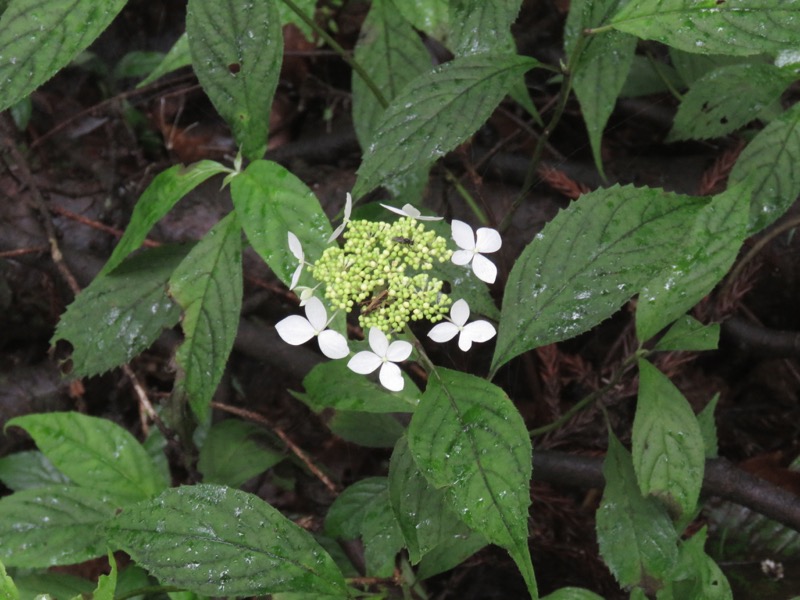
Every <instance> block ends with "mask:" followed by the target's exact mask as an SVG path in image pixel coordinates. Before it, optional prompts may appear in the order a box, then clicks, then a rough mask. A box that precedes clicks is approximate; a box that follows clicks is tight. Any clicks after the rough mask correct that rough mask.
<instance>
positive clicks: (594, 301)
mask: <svg viewBox="0 0 800 600" xmlns="http://www.w3.org/2000/svg"><path fill="white" fill-rule="evenodd" d="M705 203H706V201H705V200H703V199H700V198H690V197H688V196H680V195H677V194H672V193H669V192H665V191H663V190H659V189H648V188H635V187H633V186H625V187H620V186H613V187H610V188H607V189H599V190H596V191H594V192H590V193H589V194H585V195H583V196H582V197H581V198H580V199H578V200H577V201H575V202H573V203H572V204H570V206H569V207H568V208H567V209H566V210H563V211H561V212H560V213H559V214H558V215H557V216H556V217H555V218H554V219H553V220H552V221H551V222H549V223H548V224H547V225H546V226H545V228H544V229H543V230H542V231H541V232H540V233H539V234H538V235H537V236H536V237H535V238H534V240H533V241H532V242H531V243H530V244H529V245H528V246H527V247H526V248H525V249H524V250H523V251H522V254H521V255H520V257H519V259H517V262H516V263H515V264H514V267H513V268H512V269H511V273H510V275H509V277H508V282H507V283H506V290H505V297H504V299H503V309H502V313H501V314H502V317H501V319H500V326H499V331H498V336H497V347H496V350H495V355H494V358H493V361H492V369H493V371H496V370H497V368H499V367H500V366H501V365H503V364H505V363H506V362H508V361H509V360H511V359H512V358H514V357H515V356H517V355H519V354H521V353H523V352H525V351H527V350H531V349H533V348H537V347H539V346H545V345H547V344H551V343H553V342H557V341H560V340H564V339H568V338H571V337H574V336H576V335H578V334H579V333H583V332H584V331H587V330H588V329H590V328H591V327H594V326H595V325H597V324H598V323H600V322H601V321H603V320H604V319H606V318H608V317H610V316H611V315H612V314H613V313H614V312H615V311H616V310H617V309H619V307H620V306H622V305H623V304H624V303H625V302H626V301H627V300H628V299H629V298H631V297H632V296H633V295H634V294H635V293H637V292H638V291H639V289H640V288H641V287H642V286H643V285H644V284H645V283H647V282H648V281H650V280H652V279H653V277H654V276H656V275H657V274H658V273H659V272H660V271H661V270H662V269H663V268H664V267H665V266H666V265H667V264H668V261H670V260H674V259H675V258H676V257H675V256H673V253H676V252H677V251H678V250H679V249H680V247H681V244H682V242H683V240H684V238H685V237H686V236H687V234H688V232H689V231H690V230H691V226H692V223H693V222H694V219H695V218H696V216H697V214H698V211H699V209H700V208H701V207H702V206H703V205H704V204H705Z"/></svg>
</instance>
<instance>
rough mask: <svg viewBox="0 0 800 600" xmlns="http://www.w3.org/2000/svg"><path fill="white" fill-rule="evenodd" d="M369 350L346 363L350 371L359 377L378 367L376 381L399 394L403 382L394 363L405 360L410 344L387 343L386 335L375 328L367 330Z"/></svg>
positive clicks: (401, 342) (400, 342)
mask: <svg viewBox="0 0 800 600" xmlns="http://www.w3.org/2000/svg"><path fill="white" fill-rule="evenodd" d="M369 347H370V348H372V352H370V351H369V350H363V351H361V352H359V353H358V354H356V355H355V356H354V357H353V358H351V359H350V362H348V363H347V366H348V367H350V369H351V370H353V371H355V372H356V373H358V374H360V375H366V374H368V373H372V372H373V371H374V370H375V369H377V368H378V367H380V368H381V370H380V372H379V373H378V379H379V380H380V382H381V385H382V386H383V387H385V388H386V389H388V390H391V391H392V392H399V391H400V390H402V389H403V386H404V385H405V381H403V375H402V373H401V372H400V367H398V366H397V365H396V364H394V363H396V362H401V361H404V360H406V359H407V358H408V357H409V356H410V355H411V344H409V343H408V342H404V341H403V340H396V341H394V342H392V343H391V344H390V343H389V340H388V339H387V338H386V335H385V334H384V333H383V332H382V331H381V330H380V329H378V328H377V327H371V328H370V330H369Z"/></svg>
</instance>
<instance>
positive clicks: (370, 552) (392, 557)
mask: <svg viewBox="0 0 800 600" xmlns="http://www.w3.org/2000/svg"><path fill="white" fill-rule="evenodd" d="M362 509H363V511H364V520H363V521H362V522H361V539H362V540H363V542H364V558H365V559H366V568H367V575H370V576H373V577H391V576H392V574H393V573H394V570H395V562H396V558H397V554H398V553H399V552H400V551H401V550H402V549H403V536H402V534H401V533H400V528H399V527H398V525H397V520H396V519H395V516H394V513H393V512H392V507H391V504H389V490H388V489H387V488H385V487H384V489H383V491H382V492H381V493H380V494H378V495H377V496H375V498H373V499H372V501H371V502H370V503H369V504H368V505H366V506H364V507H362Z"/></svg>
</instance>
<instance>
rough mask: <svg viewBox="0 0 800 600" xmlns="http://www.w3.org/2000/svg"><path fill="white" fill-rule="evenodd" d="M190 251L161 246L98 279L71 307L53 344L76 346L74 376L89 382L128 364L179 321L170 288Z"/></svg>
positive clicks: (72, 359)
mask: <svg viewBox="0 0 800 600" xmlns="http://www.w3.org/2000/svg"><path fill="white" fill-rule="evenodd" d="M187 251H188V248H186V247H179V246H162V247H160V248H152V249H148V250H146V251H144V252H142V253H141V254H138V255H136V256H133V257H131V258H129V259H127V260H126V261H125V262H124V263H123V264H122V265H120V266H119V267H118V268H117V269H116V270H115V271H114V272H112V273H109V274H107V275H98V276H97V277H96V278H95V279H94V281H92V283H91V284H89V287H87V288H86V289H84V290H83V291H82V292H81V293H80V294H78V296H77V297H76V298H75V300H74V301H73V302H72V304H70V305H69V306H68V307H67V311H66V312H65V313H64V314H63V315H62V316H61V320H60V321H59V322H58V326H57V327H56V332H55V334H54V335H53V339H52V340H51V341H50V342H51V343H52V344H55V343H56V342H57V341H58V340H68V341H69V342H70V343H71V344H72V356H71V357H70V358H71V361H72V374H73V375H74V376H76V377H88V376H91V375H97V374H99V373H104V372H105V371H108V370H109V369H113V368H114V367H118V366H119V365H124V364H126V363H128V362H130V360H131V359H132V358H133V357H134V356H136V355H137V354H139V353H140V352H142V351H143V350H145V349H147V348H148V347H149V346H150V344H152V343H153V342H154V341H155V340H156V339H158V337H159V336H160V335H161V332H162V331H163V330H164V329H167V328H169V327H173V326H174V325H175V324H176V323H177V322H178V319H179V318H180V308H179V307H178V306H177V305H176V304H175V303H174V302H173V301H172V299H171V298H170V297H169V296H168V295H167V291H166V284H167V280H168V279H169V277H170V275H172V272H173V271H174V270H175V269H176V268H177V266H178V265H179V264H180V262H181V260H183V259H184V258H185V256H186V253H187Z"/></svg>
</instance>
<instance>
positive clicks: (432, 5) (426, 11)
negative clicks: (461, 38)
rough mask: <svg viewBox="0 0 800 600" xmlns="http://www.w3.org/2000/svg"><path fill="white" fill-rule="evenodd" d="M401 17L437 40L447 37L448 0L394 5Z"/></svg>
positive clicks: (415, 1) (423, 0)
mask: <svg viewBox="0 0 800 600" xmlns="http://www.w3.org/2000/svg"><path fill="white" fill-rule="evenodd" d="M395 6H396V7H397V10H398V11H399V12H400V14H402V15H403V17H404V18H405V19H406V20H407V21H408V22H409V23H411V24H412V25H413V26H414V29H418V30H420V31H424V32H425V33H427V34H428V35H430V36H433V37H434V38H435V39H437V40H441V39H442V37H443V36H446V35H447V31H448V29H449V23H450V0H414V2H397V4H396V5H395Z"/></svg>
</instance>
